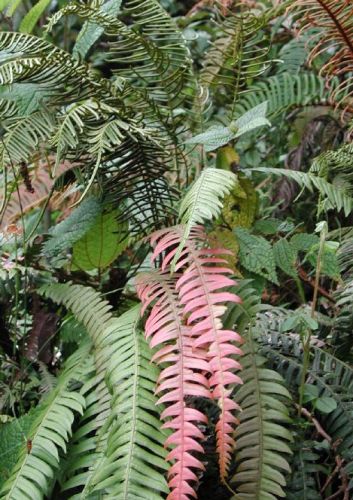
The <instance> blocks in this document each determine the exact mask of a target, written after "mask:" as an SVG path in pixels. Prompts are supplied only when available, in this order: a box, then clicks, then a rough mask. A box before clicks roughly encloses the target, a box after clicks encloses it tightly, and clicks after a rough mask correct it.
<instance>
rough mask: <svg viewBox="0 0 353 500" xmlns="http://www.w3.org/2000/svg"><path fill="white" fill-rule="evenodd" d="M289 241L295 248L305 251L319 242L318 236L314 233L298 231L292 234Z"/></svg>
mask: <svg viewBox="0 0 353 500" xmlns="http://www.w3.org/2000/svg"><path fill="white" fill-rule="evenodd" d="M290 242H291V244H292V245H293V247H294V248H295V249H296V250H298V251H303V252H307V251H308V250H310V248H311V247H312V246H313V245H315V244H316V243H318V242H319V237H318V236H317V235H316V234H308V233H298V234H295V235H294V236H292V238H291V240H290Z"/></svg>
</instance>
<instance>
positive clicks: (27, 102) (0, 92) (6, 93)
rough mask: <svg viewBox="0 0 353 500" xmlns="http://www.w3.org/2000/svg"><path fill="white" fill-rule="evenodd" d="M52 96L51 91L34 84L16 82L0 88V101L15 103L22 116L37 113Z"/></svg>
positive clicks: (52, 92)
mask: <svg viewBox="0 0 353 500" xmlns="http://www.w3.org/2000/svg"><path fill="white" fill-rule="evenodd" d="M53 94H54V91H53V90H50V89H49V88H46V87H44V86H40V85H39V84H35V83H22V82H16V83H13V84H12V85H2V86H1V87H0V99H4V100H6V101H14V102H16V105H17V109H18V111H19V113H20V114H21V115H22V116H28V115H30V114H31V113H33V112H34V111H37V110H38V109H39V107H40V105H41V104H43V103H45V100H46V99H47V98H48V97H50V96H51V95H53Z"/></svg>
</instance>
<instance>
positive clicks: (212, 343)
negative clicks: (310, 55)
mask: <svg viewBox="0 0 353 500" xmlns="http://www.w3.org/2000/svg"><path fill="white" fill-rule="evenodd" d="M184 231H185V229H184V228H183V227H182V226H176V227H175V228H174V229H167V230H162V231H159V232H157V233H155V234H154V235H153V236H152V239H151V241H152V245H154V246H155V250H154V253H153V256H152V259H156V258H157V257H158V256H159V255H160V254H161V253H162V252H166V256H165V257H164V259H163V261H162V265H161V269H162V271H164V270H165V269H167V267H168V265H169V264H170V262H171V261H172V260H173V258H174V257H175V254H176V251H177V249H178V245H180V241H181V239H182V238H183V234H184ZM205 241H206V235H205V233H204V232H203V230H202V228H199V227H195V228H193V229H192V231H191V233H190V238H189V239H188V240H187V241H186V244H185V250H184V251H183V252H182V254H181V256H180V259H179V260H178V262H177V264H176V266H175V269H176V271H178V270H179V269H180V268H182V267H183V266H186V270H185V271H184V273H183V275H182V276H181V277H180V278H179V277H178V279H177V282H176V285H175V286H176V290H178V292H179V296H180V301H181V304H182V305H183V314H184V315H188V318H187V325H188V326H189V327H190V331H189V332H188V336H189V335H191V336H193V337H195V340H194V342H193V343H192V345H193V348H194V349H197V348H200V347H201V348H202V349H205V348H206V349H208V350H209V371H210V373H211V378H210V381H209V384H210V387H211V390H212V397H213V398H214V399H215V400H217V401H218V404H219V407H220V417H219V420H218V422H217V424H216V435H217V451H218V454H219V467H220V474H221V479H222V481H224V480H225V478H226V476H227V473H228V468H229V463H230V458H231V451H232V447H233V446H234V441H233V438H232V435H231V433H232V430H233V428H234V425H235V423H236V419H235V417H234V414H233V411H234V410H235V409H236V408H238V406H237V405H236V403H234V402H233V401H232V400H231V399H230V394H231V389H230V388H229V384H234V383H241V379H240V378H239V377H238V376H237V375H235V374H234V373H233V372H234V371H235V370H236V369H239V367H240V365H239V363H238V362H237V361H235V360H234V359H231V358H230V355H231V354H240V353H241V351H240V350H239V348H237V347H235V346H234V345H231V343H230V342H231V341H233V342H234V341H238V342H239V341H241V338H240V336H239V335H238V334H236V333H235V332H233V331H231V330H222V322H221V320H220V318H221V316H222V315H223V313H224V311H225V306H224V303H225V302H239V301H240V299H239V297H238V296H236V295H234V294H232V293H229V292H220V290H221V289H222V288H224V287H226V286H231V285H232V284H233V282H232V280H230V279H229V278H227V277H226V276H225V275H224V274H231V273H232V272H231V271H230V270H229V269H228V268H227V267H220V266H219V265H218V264H222V263H224V262H225V261H224V259H222V258H220V257H219V256H222V254H225V253H227V251H226V250H222V249H207V248H202V247H203V245H204V244H205ZM175 246H177V247H176V248H175ZM213 264H215V267H214V268H212V265H213ZM189 342H190V341H189ZM188 345H189V343H188Z"/></svg>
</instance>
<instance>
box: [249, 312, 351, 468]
mask: <svg viewBox="0 0 353 500" xmlns="http://www.w3.org/2000/svg"><path fill="white" fill-rule="evenodd" d="M281 321H283V318H282V319H281V318H280V322H281ZM259 326H260V328H261V329H262V331H261V332H260V331H259V338H260V340H261V343H262V345H263V352H264V353H265V354H266V356H268V357H269V358H270V359H271V361H272V364H273V366H274V367H275V368H276V369H277V370H278V371H279V372H280V373H282V374H283V376H284V377H285V379H286V380H287V381H288V383H289V384H290V385H292V386H294V387H295V386H296V385H297V384H299V379H300V374H301V370H302V349H301V344H300V341H299V339H298V338H297V337H296V336H291V337H288V336H285V335H281V334H279V333H278V331H279V329H280V325H275V324H274V322H273V320H272V319H270V321H269V328H266V329H265V328H264V324H262V322H261V323H259ZM311 351H312V357H311V360H310V366H309V370H308V376H309V377H310V379H311V383H312V384H314V385H317V387H318V389H319V395H320V397H321V396H325V397H330V398H332V399H333V400H334V401H335V402H336V405H337V406H336V409H335V410H334V411H332V412H331V413H329V414H328V415H327V416H324V417H322V418H323V424H324V426H325V427H326V428H327V429H330V435H331V437H332V440H333V442H335V441H336V440H338V443H339V445H338V447H337V449H338V452H339V453H340V454H341V455H342V456H343V457H344V458H346V460H347V462H348V463H351V462H352V451H353V443H352V439H351V436H352V412H353V401H352V398H351V385H352V381H353V371H352V368H351V367H350V366H349V365H347V364H345V363H343V362H342V361H340V360H339V359H338V358H336V357H335V356H333V355H332V354H330V353H327V352H325V351H323V350H322V349H320V347H317V346H312V347H311Z"/></svg>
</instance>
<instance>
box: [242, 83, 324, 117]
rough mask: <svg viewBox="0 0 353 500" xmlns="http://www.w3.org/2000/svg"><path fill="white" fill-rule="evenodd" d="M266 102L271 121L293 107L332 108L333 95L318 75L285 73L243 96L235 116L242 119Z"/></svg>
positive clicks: (255, 87)
mask: <svg viewBox="0 0 353 500" xmlns="http://www.w3.org/2000/svg"><path fill="white" fill-rule="evenodd" d="M264 101H267V103H268V104H267V105H268V116H269V117H270V118H271V117H276V116H278V115H279V114H280V113H283V112H285V111H287V110H288V109H290V108H298V107H303V106H310V105H314V104H321V105H328V104H330V93H329V91H328V89H327V88H326V87H325V80H324V79H323V78H320V77H319V76H317V75H315V74H314V73H300V74H298V75H292V74H290V73H281V74H278V75H274V76H270V77H268V78H266V80H263V81H260V82H257V83H254V84H253V85H250V86H249V88H248V91H247V92H246V93H244V94H243V95H242V96H241V97H240V99H239V101H238V103H237V105H236V108H235V114H236V115H237V116H241V115H242V114H244V113H245V112H246V111H248V110H249V109H251V108H253V107H255V106H257V105H258V104H260V103H261V102H264Z"/></svg>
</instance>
